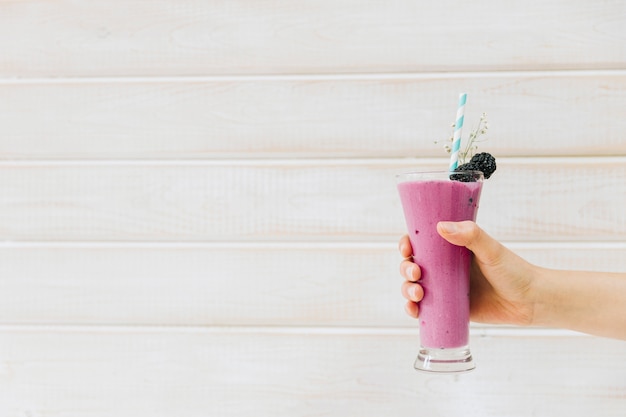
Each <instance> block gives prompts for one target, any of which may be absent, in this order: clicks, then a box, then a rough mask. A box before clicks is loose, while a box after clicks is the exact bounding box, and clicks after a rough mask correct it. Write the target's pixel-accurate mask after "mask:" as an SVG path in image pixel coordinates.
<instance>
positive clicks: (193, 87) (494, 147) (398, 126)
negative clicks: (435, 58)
mask: <svg viewBox="0 0 626 417" xmlns="http://www.w3.org/2000/svg"><path fill="white" fill-rule="evenodd" d="M0 59H1V58H0ZM459 91H467V92H468V93H469V101H468V106H467V114H466V117H467V119H466V120H467V126H468V127H471V126H472V125H474V124H475V123H477V121H478V119H479V117H480V114H481V113H482V112H483V111H485V112H487V113H488V118H489V120H490V121H491V122H492V123H491V125H490V129H491V130H490V137H491V139H490V141H489V144H488V146H489V150H491V151H492V152H494V153H497V154H498V155H500V156H529V155H533V156H558V155H572V156H589V155H600V156H603V155H626V141H624V140H623V136H622V132H624V131H626V118H625V117H623V115H624V109H623V100H624V95H625V94H626V71H608V72H598V71H586V72H581V71H553V72H549V71H547V72H542V73H537V72H521V73H520V72H510V73H507V72H504V73H487V74H485V73H477V74H473V73H462V74H446V73H441V74H401V75H399V74H396V75H382V76H381V75H362V76H347V75H344V76H299V77H290V78H289V77H248V78H241V77H199V78H191V79H189V78H181V79H179V78H157V79H152V78H143V79H141V78H140V79H137V78H132V79H128V78H122V79H114V78H105V79H89V80H83V79H61V80H58V79H51V80H41V79H38V80H35V81H33V80H22V81H19V82H16V81H15V80H9V81H4V82H3V81H1V80H0V96H1V97H4V100H2V101H0V158H2V159H32V158H35V159H81V158H83V159H110V158H113V159H155V158H156V159H179V158H184V159H189V158H194V159H202V158H277V157H280V158H294V157H298V158H320V157H321V158H328V157H349V158H354V157H361V158H362V157H367V158H371V157H374V158H381V157H395V158H397V157H403V156H412V157H437V156H441V155H442V152H441V148H442V146H441V145H439V146H435V144H434V143H433V142H434V141H435V140H442V141H444V140H445V139H447V138H448V137H449V136H451V133H452V128H451V127H450V125H451V123H452V122H453V121H454V116H455V114H454V107H455V105H456V97H457V94H458V92H459ZM450 108H452V110H453V111H452V112H451V111H450ZM33 119H34V120H37V123H32V120H33ZM60 121H62V122H60ZM172 138H175V140H173V139H172Z"/></svg>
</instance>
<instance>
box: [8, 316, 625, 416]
mask: <svg viewBox="0 0 626 417" xmlns="http://www.w3.org/2000/svg"><path fill="white" fill-rule="evenodd" d="M415 343H416V338H415V335H409V334H393V333H392V334H385V333H378V334H377V333H372V334H367V333H364V334H359V333H351V334H346V335H342V334H334V333H328V334H324V333H316V332H315V331H312V332H310V331H309V332H307V330H304V329H303V330H302V331H301V332H294V333H292V334H289V333H285V332H277V333H254V332H250V333H247V332H245V331H244V332H241V331H239V332H229V331H225V332H216V331H210V330H208V331H205V330H197V331H163V329H156V330H143V329H133V328H130V329H128V330H119V331H115V330H91V331H90V330H89V329H80V330H79V331H72V330H53V329H32V330H31V329H25V330H8V329H5V330H3V331H2V332H1V333H0V364H1V366H2V368H1V369H2V371H1V372H0V386H2V390H0V396H2V401H0V412H1V413H2V415H3V416H7V417H21V416H25V415H33V416H52V415H54V416H57V417H76V416H78V415H80V416H82V417H104V416H111V415H116V416H133V417H143V416H150V417H159V416H171V415H172V414H177V415H185V416H206V415H221V416H231V417H237V416H250V415H252V414H254V415H258V416H289V417H298V416H319V415H326V416H346V415H359V416H365V417H367V416H381V415H408V414H415V412H416V410H419V413H420V415H430V416H435V415H436V416H458V415H464V416H468V417H472V416H476V417H478V416H480V417H488V416H503V415H506V416H510V417H516V416H528V415H534V416H554V415H555V414H556V413H563V414H564V415H568V416H573V417H577V416H580V417H583V416H588V415H602V416H606V417H611V416H622V415H623V411H624V409H625V407H626V383H625V381H626V378H624V375H626V365H625V364H626V353H625V352H626V350H624V342H618V341H611V340H607V339H598V338H591V337H586V336H569V337H559V336H548V337H544V336H534V337H533V336H524V337H515V336H497V337H494V336H483V337H476V338H473V339H472V341H471V343H472V349H473V351H474V355H475V357H476V360H477V369H476V370H475V371H473V372H471V373H468V374H463V375H456V376H439V375H430V374H422V373H417V372H416V371H414V370H413V369H412V362H413V359H414V355H415V353H416V347H415ZM589 355H593V360H589ZM529 358H532V360H529ZM581 375H584V378H581V377H580V376H581Z"/></svg>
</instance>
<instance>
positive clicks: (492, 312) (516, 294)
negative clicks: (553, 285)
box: [399, 221, 536, 325]
mask: <svg viewBox="0 0 626 417" xmlns="http://www.w3.org/2000/svg"><path fill="white" fill-rule="evenodd" d="M437 232H438V233H439V234H440V235H441V236H442V237H443V238H444V239H446V240H447V241H448V242H450V243H452V244H454V245H459V246H465V247H466V248H468V249H469V250H471V251H472V252H473V253H474V257H473V260H472V267H471V272H470V319H471V320H472V321H476V322H481V323H499V324H515V325H530V324H532V323H533V312H534V311H533V310H534V302H533V296H532V292H531V287H532V282H533V278H534V277H535V275H536V271H535V268H536V267H535V266H534V265H532V264H530V263H528V262H526V261H525V260H523V259H522V258H520V257H519V256H517V255H515V254H514V253H513V252H511V251H510V250H509V249H507V248H505V247H504V246H503V245H502V244H500V243H499V242H498V241H496V240H495V239H493V238H492V237H491V236H489V235H488V234H487V233H485V232H484V231H483V230H482V229H481V228H480V227H478V226H477V225H476V223H474V222H472V221H464V222H440V223H439V224H438V225H437ZM399 249H400V253H401V255H402V257H403V258H405V259H404V260H403V261H402V263H401V264H400V273H401V274H402V276H403V277H404V278H405V279H406V281H405V282H403V283H402V295H403V296H404V298H406V299H407V300H408V302H407V303H406V306H405V309H406V312H407V314H408V315H410V316H411V317H414V318H417V317H418V315H419V302H420V301H421V300H422V298H423V297H424V290H423V288H422V287H421V285H420V284H419V282H418V281H419V279H420V274H421V273H420V269H419V266H418V263H419V256H420V254H413V249H412V248H411V242H410V241H409V237H408V236H403V237H402V238H401V239H400V247H399ZM412 256H414V257H415V262H414V261H413V259H412Z"/></svg>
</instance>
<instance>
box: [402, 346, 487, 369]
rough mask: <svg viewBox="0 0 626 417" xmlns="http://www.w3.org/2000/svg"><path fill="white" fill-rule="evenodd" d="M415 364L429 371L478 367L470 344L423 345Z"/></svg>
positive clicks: (418, 367) (416, 366)
mask: <svg viewBox="0 0 626 417" xmlns="http://www.w3.org/2000/svg"><path fill="white" fill-rule="evenodd" d="M414 366H415V369H417V370H420V371H428V372H466V371H471V370H472V369H474V368H475V367H476V365H475V364H474V360H473V359H472V354H471V353H470V350H469V347H468V346H461V347H459V348H452V349H431V348H425V347H421V348H420V350H419V353H418V355H417V359H415V365H414Z"/></svg>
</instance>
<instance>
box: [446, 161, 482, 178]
mask: <svg viewBox="0 0 626 417" xmlns="http://www.w3.org/2000/svg"><path fill="white" fill-rule="evenodd" d="M475 171H481V169H480V167H479V166H478V165H477V164H474V163H473V162H468V163H466V164H463V165H459V166H458V167H457V168H456V169H455V170H454V172H453V173H452V174H450V179H451V180H453V181H461V182H476V181H478V174H477V173H476V172H475ZM483 175H484V174H483Z"/></svg>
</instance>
